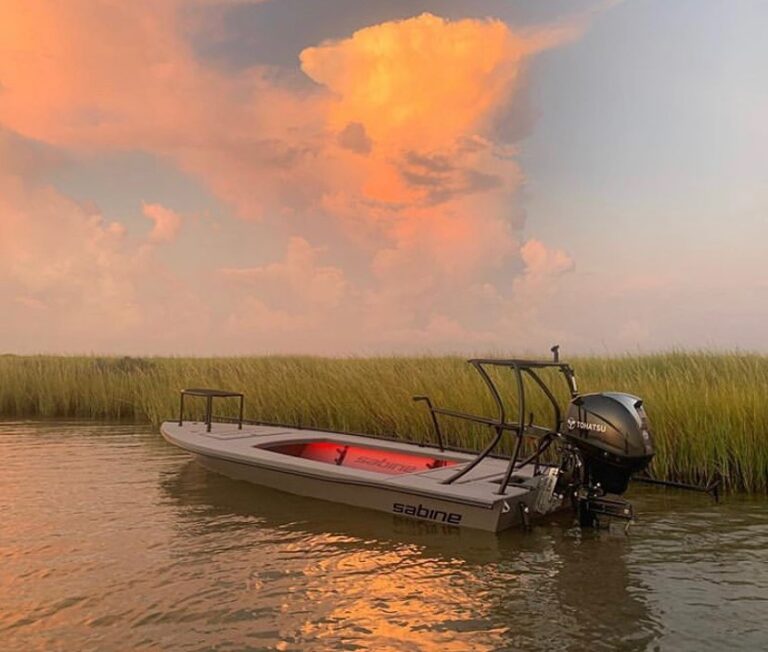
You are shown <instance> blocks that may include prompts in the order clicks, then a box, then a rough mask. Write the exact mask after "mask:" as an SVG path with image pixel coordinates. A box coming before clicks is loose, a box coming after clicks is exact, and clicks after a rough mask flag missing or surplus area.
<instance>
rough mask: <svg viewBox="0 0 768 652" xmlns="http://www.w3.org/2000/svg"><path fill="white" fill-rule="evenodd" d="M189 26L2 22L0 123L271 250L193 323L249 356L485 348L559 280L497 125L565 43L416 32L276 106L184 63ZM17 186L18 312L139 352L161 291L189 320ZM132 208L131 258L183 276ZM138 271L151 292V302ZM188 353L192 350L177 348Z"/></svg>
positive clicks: (89, 230)
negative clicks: (200, 193) (113, 160)
mask: <svg viewBox="0 0 768 652" xmlns="http://www.w3.org/2000/svg"><path fill="white" fill-rule="evenodd" d="M194 4H200V3H194ZM194 4H193V6H194ZM189 7H190V5H189V4H188V3H183V2H181V1H180V0H160V1H157V2H150V1H149V0H137V1H136V2H131V3H123V4H115V3H112V2H106V1H99V0H69V1H68V2H65V3H53V4H51V3H45V2H41V1H36V0H31V1H29V2H27V1H25V2H20V1H19V0H11V1H9V2H5V3H2V5H0V45H1V46H2V51H3V52H4V53H6V55H5V56H3V57H0V80H2V84H3V91H2V93H0V125H3V126H4V127H5V129H7V130H12V131H14V132H16V133H17V134H20V135H22V136H24V137H25V138H28V139H35V140H37V141H39V142H40V143H42V144H44V145H41V146H43V147H54V148H57V151H65V152H67V151H69V152H84V151H85V152H87V151H91V150H111V151H121V150H122V151H133V150H136V149H140V150H144V151H148V152H151V153H153V154H155V155H157V156H160V157H162V158H164V159H165V160H167V161H171V162H175V164H176V165H177V166H178V167H179V168H181V169H182V170H184V171H186V172H187V173H190V174H192V175H194V176H195V177H197V178H198V179H199V180H200V182H201V183H203V184H205V185H206V186H207V187H208V188H209V189H210V190H211V191H213V192H214V193H215V194H216V195H217V196H218V197H219V198H221V199H222V200H224V201H225V202H227V204H228V205H229V206H230V207H231V208H232V210H233V212H234V214H235V215H237V216H238V217H240V218H243V219H245V220H248V221H251V222H252V223H253V230H254V231H253V232H254V234H258V233H259V232H262V231H267V230H269V231H270V232H272V233H278V234H281V236H282V239H283V240H284V241H285V242H286V248H285V252H284V254H283V255H282V257H281V256H280V254H279V253H277V252H276V253H277V255H276V256H274V258H278V259H279V260H278V262H272V263H265V262H264V261H263V260H256V261H254V262H253V263H249V262H248V261H245V262H243V261H239V265H234V264H233V265H232V266H230V267H228V268H226V269H224V270H220V273H219V274H216V275H214V276H215V279H214V280H211V281H210V286H209V287H207V290H208V291H211V290H212V291H213V295H215V297H216V299H215V301H214V303H215V313H216V314H215V315H213V316H211V317H210V319H214V320H219V323H226V324H227V325H228V326H227V327H228V328H229V329H230V330H231V332H233V333H234V332H237V333H239V335H238V336H237V339H236V340H235V345H236V346H237V345H239V346H241V348H249V347H250V346H251V345H252V342H251V340H249V339H248V338H249V334H248V333H249V328H250V327H251V326H254V327H255V324H256V323H257V322H258V324H259V332H260V333H262V336H260V337H261V339H259V344H260V345H262V346H264V347H267V348H270V339H269V337H272V338H274V341H275V342H279V343H280V348H281V349H282V350H291V349H292V348H298V349H301V350H313V346H314V345H315V344H316V345H317V347H325V349H327V350H328V351H341V350H347V351H348V350H355V349H356V348H359V347H368V348H371V347H374V348H375V347H379V346H381V347H403V346H406V345H407V344H408V342H412V341H413V342H420V343H423V342H425V341H427V340H429V339H430V338H435V340H436V341H435V342H434V343H433V344H434V347H433V348H435V349H437V348H440V347H441V346H445V347H451V348H460V347H461V344H462V342H465V343H466V342H474V343H478V342H492V341H493V338H494V337H497V338H499V337H502V333H503V332H504V330H505V329H506V328H507V322H506V319H507V317H506V315H508V314H509V313H510V312H511V311H512V310H513V309H514V306H515V304H516V301H518V300H519V296H520V295H521V293H525V295H526V301H529V302H530V301H535V300H536V297H535V296H534V294H535V291H534V290H535V288H536V287H543V286H544V285H546V284H547V283H548V282H550V281H551V280H552V279H554V278H556V277H558V276H560V275H562V274H565V273H567V272H568V270H569V269H570V261H569V259H568V258H567V256H566V255H565V254H563V253H562V252H553V251H551V250H549V249H547V248H546V246H545V245H543V244H542V243H538V242H537V241H535V240H534V241H529V242H528V243H527V244H525V245H522V246H521V244H520V243H521V241H522V236H521V234H522V227H523V217H522V216H523V213H522V210H521V208H520V201H519V198H518V194H519V192H520V190H521V188H522V186H523V183H524V175H523V172H522V170H521V169H520V167H519V164H518V163H517V161H516V160H515V159H516V151H515V148H514V143H513V142H510V141H511V140H513V138H512V137H511V136H510V134H513V133H515V129H506V130H501V129H500V127H499V122H500V121H503V120H504V119H510V116H512V118H511V119H515V118H514V115H515V114H514V112H512V113H510V111H509V107H510V106H511V105H512V104H514V100H515V98H517V97H519V96H520V94H521V93H522V92H523V90H524V88H525V83H526V79H527V76H526V74H525V72H526V70H527V67H526V66H527V62H528V61H529V60H530V59H531V57H533V56H535V55H536V54H537V53H538V52H540V51H541V50H542V49H545V48H549V47H556V46H558V45H559V44H562V43H564V42H567V41H568V40H570V39H572V38H574V35H575V34H576V33H577V31H578V30H574V29H571V28H565V27H562V26H557V27H553V28H540V29H538V30H531V29H527V30H526V31H525V32H516V31H515V30H514V29H512V28H510V27H509V26H508V25H507V24H505V23H503V22H502V21H499V20H492V19H482V20H479V19H463V20H454V21H451V20H446V19H444V18H441V17H438V16H435V15H432V14H422V15H419V16H415V17H413V18H409V19H405V20H394V21H387V22H383V23H380V24H377V25H372V26H370V27H366V28H363V29H360V30H358V31H356V32H354V33H353V34H351V35H349V36H348V37H347V38H342V39H338V40H333V41H326V42H322V43H319V44H317V45H316V46H314V47H310V48H307V49H305V50H304V51H302V52H301V55H300V62H299V65H300V66H301V70H302V71H303V73H304V74H305V75H307V77H308V78H309V79H311V80H312V81H313V82H314V85H313V86H308V87H306V88H305V87H302V88H294V87H291V86H287V85H283V84H282V83H281V82H280V81H279V80H276V79H275V77H274V75H272V74H271V71H270V69H269V68H268V67H266V66H251V67H248V68H244V69H240V70H236V71H232V70H222V69H220V68H216V67H214V66H208V65H206V63H205V61H203V60H200V59H199V58H198V57H197V56H196V54H195V52H194V51H193V48H192V46H191V44H190V38H191V37H190V30H195V29H204V28H205V26H204V25H202V24H200V22H199V21H196V20H195V19H194V15H193V14H190V10H189ZM225 10H226V8H224V9H222V11H225ZM190 16H192V17H191V18H190ZM94 35H97V36H94ZM98 35H109V36H108V38H107V37H106V36H104V37H100V36H98ZM505 116H506V118H505ZM502 131H503V133H502ZM521 133H522V132H521ZM19 165H21V164H17V168H18V167H19ZM21 168H24V166H23V165H22V166H21ZM21 174H22V176H24V177H25V178H27V177H28V175H29V174H30V172H29V166H28V165H27V167H26V168H24V169H22V170H21ZM5 182H6V183H9V184H11V185H12V184H13V183H14V182H13V181H9V180H7V179H6V181H5ZM22 186H23V187H17V188H16V189H15V190H14V191H13V192H10V193H9V195H8V196H9V197H11V203H12V206H10V207H9V206H6V212H5V213H4V215H5V216H6V217H4V219H5V220H6V221H7V224H10V223H11V221H10V220H11V218H10V217H8V216H10V215H16V216H17V217H16V218H15V222H14V223H15V224H17V226H18V232H16V231H14V233H13V239H12V240H10V239H9V242H11V243H12V244H9V245H8V246H9V247H10V248H12V249H13V256H12V257H11V258H10V259H9V260H13V261H15V262H14V263H13V264H14V265H15V267H13V269H12V268H11V267H10V266H9V265H6V266H5V267H4V268H2V269H3V270H4V271H3V278H4V279H5V280H6V281H8V279H11V280H10V281H8V282H10V283H11V284H12V285H14V288H15V290H14V291H15V292H17V295H18V296H20V297H22V299H24V301H26V302H27V303H26V305H27V306H28V307H29V306H32V305H33V304H34V305H37V304H36V303H35V302H38V301H39V302H41V303H42V304H45V305H49V304H50V303H51V302H54V303H56V302H59V304H60V305H59V309H61V310H65V308H64V306H65V304H66V298H67V297H72V296H74V295H77V296H78V298H77V299H76V300H73V301H74V303H73V315H74V305H80V304H81V303H82V302H83V301H91V300H92V303H91V304H89V306H90V307H89V310H90V311H91V313H93V314H92V318H93V324H94V325H93V328H94V329H96V328H97V327H102V326H103V325H104V324H106V322H107V321H108V319H107V317H106V316H105V315H107V314H112V315H113V316H114V317H113V318H114V319H115V320H117V321H118V322H119V323H120V328H129V329H130V328H134V330H133V331H131V332H134V333H137V332H138V328H139V327H140V325H146V324H147V323H154V321H153V320H154V319H155V318H156V317H157V315H159V314H160V311H162V308H161V306H162V301H161V300H160V299H161V294H162V292H163V291H167V292H169V293H174V294H179V293H181V294H184V293H187V294H186V295H185V296H187V297H188V298H189V297H195V298H194V299H190V300H189V301H188V302H187V303H189V304H190V305H191V304H195V305H198V306H200V305H204V304H205V301H203V299H202V296H203V295H201V294H194V292H195V291H194V289H193V288H191V287H190V286H188V285H186V284H185V283H184V282H183V281H182V280H181V275H175V274H173V272H172V270H169V269H167V268H163V267H162V266H161V265H160V264H159V261H157V260H155V259H152V256H154V253H153V252H152V249H153V248H151V247H149V248H147V247H144V248H142V247H141V246H140V245H136V244H135V243H133V242H132V241H131V239H130V234H126V232H125V231H124V230H123V229H122V227H121V226H120V225H116V224H113V223H110V222H108V221H106V220H104V218H103V217H102V216H101V215H100V213H99V212H98V211H97V210H94V211H91V210H90V209H86V208H83V207H82V206H79V205H77V204H76V203H75V202H72V201H71V200H69V199H67V198H66V197H63V196H62V195H60V194H58V193H55V192H54V191H52V190H51V189H47V188H46V187H45V186H44V184H41V183H38V184H34V185H30V184H27V185H26V186H24V184H22ZM138 203H139V202H138V200H137V205H138ZM142 210H143V214H144V216H145V217H146V218H148V219H150V220H152V221H153V222H154V225H153V228H152V231H151V232H150V234H149V236H148V239H149V241H150V242H151V243H155V244H159V243H164V245H165V246H166V247H169V248H170V247H178V248H179V250H178V253H177V254H176V255H175V258H183V257H184V253H183V252H184V250H183V246H184V245H183V243H182V240H187V239H188V238H186V237H185V238H178V237H177V236H178V234H179V232H180V229H181V227H182V224H183V220H182V218H181V216H180V215H178V214H177V213H175V212H173V211H172V210H170V209H168V208H167V207H165V206H162V205H159V204H152V203H149V204H145V205H143V208H142ZM33 212H34V216H33V215H32V213H33ZM64 222H66V224H67V227H66V228H68V229H69V233H70V236H71V241H68V244H69V246H68V248H67V249H66V250H65V251H66V253H62V254H59V253H56V254H55V255H51V253H50V251H52V248H53V247H54V244H53V242H52V240H51V236H50V233H55V232H56V231H57V227H59V226H61V225H62V224H63V223H64ZM46 229H48V230H50V232H49V231H47V230H46ZM36 231H40V232H41V233H42V234H43V236H42V237H41V238H40V239H37V240H36V238H35V237H34V236H33V235H32V233H33V232H36ZM9 233H10V232H9ZM70 236H68V237H70ZM9 237H10V236H9ZM254 237H258V236H257V235H254ZM310 242H311V243H313V244H310ZM27 250H29V251H30V253H29V255H28V257H27V258H26V259H25V258H24V256H23V252H24V251H27ZM142 256H143V257H144V258H143V259H142ZM150 259H151V261H150ZM321 260H322V261H323V262H322V263H321V262H320V261H321ZM196 262H197V264H199V265H200V266H202V267H201V270H200V271H201V273H204V272H206V271H213V270H212V269H207V268H205V267H204V266H205V265H206V261H205V260H200V261H196ZM22 268H24V269H23V271H19V270H20V269H22ZM150 268H151V269H155V270H162V272H158V273H159V274H160V275H161V276H162V277H163V279H164V280H163V282H162V283H155V284H152V283H151V281H150V280H149V277H148V275H147V270H148V269H150ZM57 279H58V280H57ZM95 279H99V281H96V280H95ZM76 288H79V289H76ZM179 288H181V291H180V290H179ZM78 293H80V294H78ZM81 295H82V296H81ZM206 296H211V294H208V295H206ZM84 297H85V298H84ZM24 301H22V303H24ZM18 305H19V306H20V307H23V306H22V304H18ZM212 310H213V308H211V309H209V310H208V312H211V311H212ZM99 311H101V312H99ZM96 312H99V315H100V316H98V318H97V317H96V316H95V314H96ZM203 312H205V311H203ZM102 313H103V314H102ZM83 314H85V313H83ZM89 314H90V313H89ZM206 319H208V317H205V318H203V319H202V320H201V321H205V320H206ZM72 320H73V324H74V323H75V322H76V323H78V324H79V326H78V328H82V329H83V332H84V330H86V329H87V325H86V321H85V320H84V319H81V318H79V317H78V318H77V319H76V318H75V317H74V316H72ZM97 324H98V325H102V326H97ZM118 330H119V329H118ZM115 333H117V330H116V331H115ZM203 333H204V328H203V327H202V326H201V327H200V328H199V329H197V330H195V332H194V333H193V332H192V331H191V330H188V331H187V335H186V336H187V337H188V338H189V339H188V341H189V342H190V346H193V344H192V343H193V342H199V341H200V340H201V338H203V337H204V334H203ZM420 334H421V335H420ZM494 334H495V335H494ZM135 337H136V340H135V341H136V342H137V345H138V343H141V342H142V341H143V340H142V339H141V337H140V336H138V335H136V336H135ZM116 338H117V335H116V334H115V339H116Z"/></svg>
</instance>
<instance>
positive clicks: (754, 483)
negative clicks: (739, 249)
mask: <svg viewBox="0 0 768 652" xmlns="http://www.w3.org/2000/svg"><path fill="white" fill-rule="evenodd" d="M571 362H572V364H573V366H574V367H575V369H576V372H577V379H578V381H579V387H580V389H581V390H582V391H584V392H589V391H599V390H609V389H611V390H617V391H626V392H630V393H633V394H637V395H638V396H641V397H643V399H644V400H645V405H646V409H647V410H648V414H649V417H650V419H651V424H652V427H653V430H654V435H655V438H656V446H657V454H656V458H655V460H654V467H653V471H654V473H655V474H656V475H658V476H659V477H664V478H674V479H678V480H685V481H690V482H705V481H707V480H709V479H711V478H713V477H715V476H718V475H720V476H722V477H723V478H724V480H725V483H726V485H727V487H728V488H731V489H736V490H744V491H749V492H762V493H765V492H766V491H768V357H767V356H759V355H748V354H712V353H667V354H659V355H647V356H634V357H632V356H625V357H618V358H597V357H590V358H577V359H572V360H571ZM553 373H555V372H553ZM555 375H556V374H555ZM499 380H500V382H501V383H502V388H503V389H504V390H505V391H504V394H505V400H506V401H507V407H508V410H509V414H510V415H514V414H515V407H516V406H515V399H514V393H513V392H512V391H511V390H512V387H513V385H511V383H510V382H509V381H510V379H506V380H505V379H504V378H503V376H500V377H499ZM552 381H553V383H555V386H556V387H557V388H558V396H559V397H560V398H561V399H562V401H563V405H564V404H565V397H566V392H565V383H564V382H563V381H562V379H560V378H556V377H553V378H552ZM192 386H206V387H221V388H226V389H236V390H241V391H244V392H245V394H246V416H247V417H250V418H258V419H260V420H265V421H276V422H282V423H296V424H301V425H304V426H316V427H325V428H331V429H340V430H352V431H360V432H371V433H373V434H387V435H399V436H404V437H407V438H409V439H416V440H422V439H423V440H428V439H430V438H431V437H432V431H431V422H430V420H429V415H428V413H427V412H426V410H425V408H424V406H423V405H420V404H414V403H413V402H412V400H411V397H412V396H413V395H414V394H429V395H430V396H431V397H432V398H433V400H434V401H435V403H436V404H438V405H444V406H451V407H455V408H457V409H463V410H468V411H472V412H475V413H482V414H493V413H494V412H493V410H494V406H493V404H492V402H491V400H490V397H489V396H488V394H487V390H486V388H485V386H484V385H483V384H482V382H481V380H480V378H479V376H477V374H476V372H474V371H473V370H472V369H471V368H470V367H469V365H467V364H466V363H465V362H464V360H463V359H462V358H458V357H407V358H406V357H378V358H315V357H302V356H275V357H270V356H265V357H242V358H109V357H64V356H23V357H22V356H0V416H2V417H3V418H19V417H59V418H73V417H76V418H88V419H110V420H112V419H128V420H132V421H140V422H147V423H151V424H154V425H157V424H159V423H160V422H161V421H163V420H165V419H168V418H172V417H173V415H175V414H176V413H177V410H178V390H179V389H181V388H183V387H192ZM531 400H532V405H531V409H532V410H533V412H534V413H535V415H536V418H537V421H546V420H547V419H548V418H550V417H549V416H548V414H549V413H548V412H547V409H546V405H545V402H544V401H543V397H542V396H541V395H537V393H536V390H535V389H533V391H532V392H531ZM188 407H189V409H190V414H191V415H192V414H195V411H196V414H197V416H200V415H201V411H202V408H203V405H202V402H200V403H195V402H192V401H190V403H189V404H188ZM219 410H220V411H226V410H227V406H225V405H223V406H222V407H221V408H220V409H219ZM234 413H235V406H234V405H232V414H234ZM444 426H445V432H446V434H447V436H448V439H449V440H450V442H451V443H452V444H455V445H459V446H464V447H470V448H476V447H477V446H480V445H482V444H483V443H484V442H485V441H487V438H488V436H489V435H490V433H489V432H488V431H487V430H486V429H483V428H477V427H475V428H473V427H470V426H467V425H465V424H463V423H461V422H457V421H451V420H446V421H445V422H444Z"/></svg>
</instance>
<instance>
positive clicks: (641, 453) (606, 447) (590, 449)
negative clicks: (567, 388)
mask: <svg viewBox="0 0 768 652" xmlns="http://www.w3.org/2000/svg"><path fill="white" fill-rule="evenodd" d="M564 434H565V437H566V439H567V440H568V441H569V442H570V443H571V444H572V445H573V446H575V447H576V448H577V449H578V451H579V453H580V456H581V458H582V462H583V465H584V475H585V477H584V482H585V483H586V484H587V487H588V488H590V489H594V490H602V491H601V492H605V493H612V494H623V493H624V492H625V491H626V490H627V485H628V484H629V480H630V477H631V476H632V474H633V473H636V472H638V471H642V470H643V469H645V468H646V467H647V466H648V465H649V464H650V462H651V460H652V459H653V455H654V448H653V437H652V435H651V431H650V427H649V425H648V417H647V416H646V414H645V410H644V409H643V401H642V399H640V398H638V397H637V396H632V395H631V394H623V393H620V392H601V393H599V394H584V395H581V396H577V397H575V398H574V399H573V400H572V401H571V403H570V405H569V408H568V413H567V415H566V419H565V433H564Z"/></svg>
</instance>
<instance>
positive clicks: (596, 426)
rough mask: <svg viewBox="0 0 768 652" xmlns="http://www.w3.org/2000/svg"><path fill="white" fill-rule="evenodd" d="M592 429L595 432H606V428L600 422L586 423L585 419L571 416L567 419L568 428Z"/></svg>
mask: <svg viewBox="0 0 768 652" xmlns="http://www.w3.org/2000/svg"><path fill="white" fill-rule="evenodd" d="M575 428H578V429H579V430H593V431H595V432H608V428H607V427H606V426H604V425H603V424H602V423H588V422H587V421H577V420H576V419H574V418H573V417H571V418H570V419H568V430H574V429H575Z"/></svg>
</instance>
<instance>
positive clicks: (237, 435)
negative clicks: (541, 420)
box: [161, 422, 562, 532]
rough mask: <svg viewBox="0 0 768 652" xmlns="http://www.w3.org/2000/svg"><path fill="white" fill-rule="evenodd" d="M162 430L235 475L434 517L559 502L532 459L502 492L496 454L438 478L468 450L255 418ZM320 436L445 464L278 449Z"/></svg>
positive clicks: (484, 515) (479, 518) (519, 512)
mask: <svg viewBox="0 0 768 652" xmlns="http://www.w3.org/2000/svg"><path fill="white" fill-rule="evenodd" d="M161 433H162V435H163V437H164V438H165V439H166V440H167V441H168V442H169V443H171V444H174V445H176V446H179V447H180V448H182V449H184V450H186V451H188V452H190V453H192V454H193V455H194V456H195V458H196V459H197V460H198V461H199V462H200V463H201V464H202V465H203V466H205V467H206V468H208V469H210V470H212V471H214V472H216V473H220V474H222V475H226V476H228V477H231V478H234V479H238V480H245V481H248V482H251V483H254V484H258V485H262V486H265V487H269V488H272V489H277V490H279V491H285V492H287V493H291V494H295V495H299V496H306V497H309V498H314V499H320V500H326V501H331V502H335V503H342V504H346V505H352V506H355V507H362V508H365V509H370V510H376V511H379V512H385V513H388V514H393V515H396V516H402V517H409V518H414V519H419V520H422V521H429V522H432V523H436V524H439V525H446V526H452V527H462V528H473V529H478V530H485V531H491V532H498V531H501V530H504V529H506V528H509V527H512V526H514V525H516V524H519V523H520V522H521V520H522V518H523V513H524V512H525V513H526V514H529V515H535V514H536V513H541V512H551V511H556V510H557V509H559V508H560V507H562V501H558V500H553V499H552V497H551V488H552V487H551V482H550V483H549V484H547V483H546V482H544V481H543V480H544V479H546V478H547V477H548V476H547V475H546V474H544V475H543V476H541V475H539V476H535V477H534V476H533V468H532V467H531V468H523V469H519V470H517V471H516V473H515V478H516V482H515V483H514V484H513V485H511V486H509V487H508V488H507V490H506V492H505V494H504V495H501V494H499V493H498V489H499V482H500V480H501V477H502V476H503V474H504V473H505V471H506V466H507V463H506V460H503V459H498V458H488V459H486V460H483V461H482V462H481V463H480V464H479V465H478V466H477V467H476V468H474V469H472V470H471V471H470V472H469V473H467V474H466V475H465V476H464V477H463V478H461V480H459V481H457V482H455V483H451V484H444V480H445V479H446V478H448V477H450V476H451V475H453V474H454V473H455V472H456V471H457V470H459V469H461V468H462V467H463V466H466V465H468V464H469V463H470V462H471V461H472V459H473V456H472V455H469V454H466V453H454V452H445V451H440V450H438V449H437V448H436V447H431V446H418V445H414V444H407V443H403V442H397V441H390V440H378V439H376V438H373V437H364V436H359V435H347V434H337V433H328V432H323V431H313V430H300V429H290V428H278V427H270V426H261V425H244V426H243V428H242V430H240V429H238V427H237V425H235V424H221V423H214V424H212V428H211V432H210V433H208V432H206V427H205V424H204V423H199V422H184V423H183V424H182V425H179V423H178V422H166V423H164V424H162V426H161ZM318 443H319V444H320V445H325V446H328V445H331V444H332V445H333V446H338V447H345V446H346V447H352V450H363V447H364V450H366V451H373V453H371V454H369V456H368V459H369V462H370V461H371V459H370V458H372V457H373V456H375V454H377V453H380V454H381V455H383V456H386V455H390V456H394V457H395V458H398V457H400V458H402V457H404V456H408V459H415V460H419V459H422V458H423V459H424V460H434V459H439V460H441V463H442V464H445V465H446V466H444V467H439V468H429V467H428V466H425V468H424V469H423V470H422V469H419V470H416V471H415V472H400V473H392V472H391V471H388V472H382V471H381V463H380V462H379V463H378V464H379V466H378V467H376V466H374V467H372V468H374V469H375V470H369V468H360V467H359V466H358V467H357V468H355V467H354V466H346V465H345V464H344V463H343V462H342V463H339V462H338V461H337V462H336V463H329V462H328V461H319V460H317V459H305V458H302V457H297V456H294V455H289V454H284V453H281V452H276V451H277V450H285V449H287V448H290V447H291V446H293V447H296V446H301V445H308V444H318ZM432 456H434V458H433V457H432ZM354 461H355V460H349V463H350V464H351V463H353V462H354ZM375 461H376V460H375V459H374V460H373V462H375ZM542 492H546V493H547V495H543V493H542ZM543 499H544V500H543ZM318 504H321V503H318ZM542 505H544V506H545V508H544V509H542ZM319 518H322V516H321V515H320V516H319Z"/></svg>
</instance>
